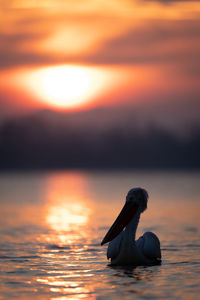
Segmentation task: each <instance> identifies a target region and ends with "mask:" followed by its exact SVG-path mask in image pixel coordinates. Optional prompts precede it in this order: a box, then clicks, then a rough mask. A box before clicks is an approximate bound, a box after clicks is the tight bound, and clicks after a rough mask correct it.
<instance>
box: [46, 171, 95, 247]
mask: <svg viewBox="0 0 200 300" xmlns="http://www.w3.org/2000/svg"><path fill="white" fill-rule="evenodd" d="M77 187H78V188H77ZM85 189H86V186H85V184H84V179H83V177H82V176H81V174H79V173H71V174H68V175H65V174H54V176H52V178H49V180H48V184H47V191H46V200H47V201H46V204H47V209H46V217H45V221H46V223H47V225H48V227H49V228H50V234H49V235H48V236H47V237H46V240H47V242H48V243H56V244H57V246H59V247H61V246H67V245H72V244H73V245H74V249H77V248H76V246H77V243H78V241H79V242H80V240H81V239H85V240H87V239H88V237H89V235H88V230H89V217H90V215H91V208H90V206H89V204H88V203H87V201H86V198H85V196H84V195H85Z"/></svg>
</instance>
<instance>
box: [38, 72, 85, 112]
mask: <svg viewBox="0 0 200 300" xmlns="http://www.w3.org/2000/svg"><path fill="white" fill-rule="evenodd" d="M39 77H40V78H39V81H40V83H39V90H38V93H39V95H40V97H41V98H43V100H44V101H46V102H47V103H49V104H50V105H52V106H55V107H60V108H65V107H75V106H79V105H81V104H82V103H84V102H85V101H86V98H87V96H88V93H89V87H90V78H89V75H88V72H87V70H86V69H84V68H82V67H78V66H57V67H49V68H45V69H44V70H41V71H40V74H39Z"/></svg>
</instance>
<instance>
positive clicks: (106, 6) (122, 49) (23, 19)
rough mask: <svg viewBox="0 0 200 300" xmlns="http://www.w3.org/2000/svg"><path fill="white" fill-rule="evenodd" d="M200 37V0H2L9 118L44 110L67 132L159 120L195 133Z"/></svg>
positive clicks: (2, 64)
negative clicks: (74, 129)
mask: <svg viewBox="0 0 200 300" xmlns="http://www.w3.org/2000/svg"><path fill="white" fill-rule="evenodd" d="M199 37H200V1H172V0H168V1H164V0H163V1H162V0H159V1H151V0H149V1H147V0H110V1H103V0H101V1H100V0H84V1H83V0H76V1H68V0H66V1H63V0H57V1H55V0H40V1H36V0H30V1H25V0H10V1H8V0H0V125H2V124H5V123H6V122H7V121H8V120H13V119H15V118H16V117H17V118H23V117H24V116H25V115H29V116H30V115H34V114H38V113H41V112H48V113H49V112H50V115H45V116H44V115H40V118H43V117H44V118H46V120H49V121H48V122H49V126H50V127H51V126H53V125H52V124H54V125H55V124H56V125H55V126H57V130H58V132H60V131H61V129H62V128H65V129H66V128H67V129H68V130H69V128H72V127H73V126H74V127H73V128H76V130H77V128H83V127H84V126H85V127H87V128H90V129H89V130H93V129H94V127H95V130H96V131H98V130H99V127H103V128H104V129H105V128H107V129H108V128H111V127H112V128H126V130H127V128H128V127H131V128H132V129H133V128H136V127H137V126H139V127H140V128H142V127H144V126H147V128H148V127H149V124H156V126H158V127H160V128H164V129H165V130H169V131H170V132H176V133H177V132H178V133H179V134H180V133H181V135H182V136H183V135H185V133H187V135H191V132H192V134H193V131H194V128H195V130H196V129H198V128H199V127H200V118H199V111H200V102H199V96H200V41H199ZM48 113H47V114H48ZM48 118H49V119H48ZM52 120H54V121H52ZM31 122H32V121H31V120H29V121H27V123H26V122H25V125H24V123H23V125H22V127H23V126H24V128H28V127H30V126H28V125H27V124H29V123H30V124H31ZM45 122H46V121H45ZM66 122H68V123H66ZM36 123H37V122H36ZM69 124H70V125H69ZM136 125H137V126H136ZM13 126H14V125H13ZM13 128H16V126H14V127H13ZM137 128H138V127H137ZM65 129H64V131H65ZM6 130H7V129H6ZM13 130H15V129H13ZM134 130H135V129H134ZM6 132H7V131H6ZM9 132H10V131H9ZM15 134H17V136H18V137H19V134H18V133H12V134H11V133H9V134H8V133H6V134H4V137H5V136H7V137H9V138H10V137H11V136H12V137H13V136H14V135H15ZM27 134H28V133H27ZM28 135H29V134H28ZM20 136H21V133H20ZM2 141H4V140H2ZM2 143H3V144H5V142H2ZM5 151H6V153H7V150H5Z"/></svg>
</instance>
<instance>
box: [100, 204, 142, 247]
mask: <svg viewBox="0 0 200 300" xmlns="http://www.w3.org/2000/svg"><path fill="white" fill-rule="evenodd" d="M137 209H138V204H136V203H133V202H126V203H125V205H124V207H123V208H122V210H121V212H120V214H119V216H118V217H117V219H116V220H115V222H114V223H113V225H112V226H111V227H110V229H109V230H108V232H107V234H106V235H105V237H104V239H103V240H102V242H101V246H102V245H104V244H106V243H108V242H110V241H112V240H113V239H114V238H115V237H116V236H117V235H118V234H119V233H120V232H121V231H122V230H123V229H124V227H126V225H128V223H129V222H130V221H131V220H132V218H133V217H134V215H135V214H136V212H137Z"/></svg>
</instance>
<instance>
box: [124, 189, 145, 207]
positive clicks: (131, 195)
mask: <svg viewBox="0 0 200 300" xmlns="http://www.w3.org/2000/svg"><path fill="white" fill-rule="evenodd" d="M148 197H149V196H148V193H147V191H146V190H145V189H142V188H140V187H137V188H133V189H131V190H130V191H129V192H128V194H127V196H126V203H135V204H136V205H138V207H139V208H140V212H144V211H145V209H146V208H147V202H148Z"/></svg>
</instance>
